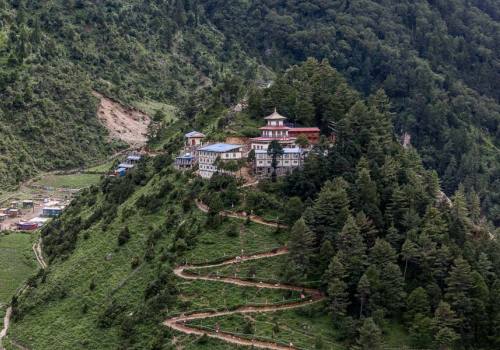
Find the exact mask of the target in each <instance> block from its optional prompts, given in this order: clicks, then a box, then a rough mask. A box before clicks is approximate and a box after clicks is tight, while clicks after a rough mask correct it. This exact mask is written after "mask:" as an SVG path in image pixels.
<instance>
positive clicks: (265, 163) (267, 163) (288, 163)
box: [257, 160, 299, 166]
mask: <svg viewBox="0 0 500 350" xmlns="http://www.w3.org/2000/svg"><path fill="white" fill-rule="evenodd" d="M257 165H259V166H271V161H270V160H268V161H265V160H259V161H257ZM278 165H283V166H293V165H299V162H298V161H297V160H294V161H290V160H284V161H281V162H279V164H278Z"/></svg>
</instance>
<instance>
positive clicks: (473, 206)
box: [468, 191, 481, 224]
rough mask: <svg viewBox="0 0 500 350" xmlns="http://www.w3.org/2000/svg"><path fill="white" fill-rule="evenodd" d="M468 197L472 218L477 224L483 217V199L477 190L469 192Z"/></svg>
mask: <svg viewBox="0 0 500 350" xmlns="http://www.w3.org/2000/svg"><path fill="white" fill-rule="evenodd" d="M468 199H469V200H468V204H469V213H470V218H471V219H472V222H474V223H476V224H477V223H479V219H481V200H480V199H479V195H478V194H477V193H476V192H475V191H471V192H470V193H469V198H468Z"/></svg>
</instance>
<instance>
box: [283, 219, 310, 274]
mask: <svg viewBox="0 0 500 350" xmlns="http://www.w3.org/2000/svg"><path fill="white" fill-rule="evenodd" d="M314 241H315V239H314V234H313V233H312V232H311V230H310V229H309V227H307V225H306V223H305V221H304V219H303V218H301V219H299V220H297V222H296V223H295V225H293V227H292V230H291V232H290V240H289V243H288V249H289V254H288V256H289V259H290V264H288V277H289V279H291V280H296V279H300V278H302V277H305V276H307V274H308V273H309V271H310V269H311V260H312V258H313V255H314Z"/></svg>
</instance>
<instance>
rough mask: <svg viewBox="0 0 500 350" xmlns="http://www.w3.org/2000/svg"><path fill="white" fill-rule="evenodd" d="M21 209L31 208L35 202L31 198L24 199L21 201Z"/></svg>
mask: <svg viewBox="0 0 500 350" xmlns="http://www.w3.org/2000/svg"><path fill="white" fill-rule="evenodd" d="M22 203H23V209H31V208H33V207H34V206H35V202H33V201H32V200H24V201H23V202H22Z"/></svg>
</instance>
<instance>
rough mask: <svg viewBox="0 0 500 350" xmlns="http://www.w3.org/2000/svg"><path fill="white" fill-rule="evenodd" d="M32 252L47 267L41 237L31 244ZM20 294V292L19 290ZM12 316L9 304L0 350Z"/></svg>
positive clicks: (2, 348)
mask: <svg viewBox="0 0 500 350" xmlns="http://www.w3.org/2000/svg"><path fill="white" fill-rule="evenodd" d="M32 249H33V252H34V253H35V257H36V261H37V262H38V265H40V267H41V268H42V269H46V268H47V262H46V261H45V259H44V257H43V254H42V239H41V238H40V239H39V240H38V242H37V243H35V244H33V247H32ZM25 288H26V286H24V287H23V288H22V289H21V291H22V290H24V289H25ZM19 293H21V294H22V292H19ZM11 317H12V307H11V306H9V307H8V308H7V310H6V312H5V317H4V319H3V328H2V330H1V331H0V350H5V348H4V347H3V345H2V341H3V339H4V338H5V337H6V336H7V332H8V331H9V327H10V319H11Z"/></svg>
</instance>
